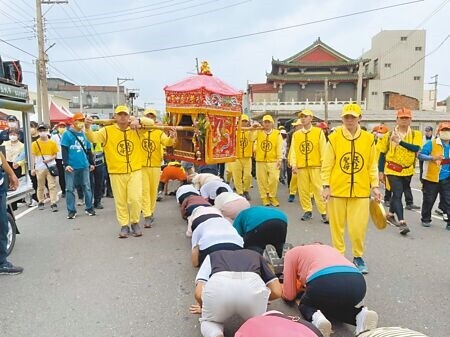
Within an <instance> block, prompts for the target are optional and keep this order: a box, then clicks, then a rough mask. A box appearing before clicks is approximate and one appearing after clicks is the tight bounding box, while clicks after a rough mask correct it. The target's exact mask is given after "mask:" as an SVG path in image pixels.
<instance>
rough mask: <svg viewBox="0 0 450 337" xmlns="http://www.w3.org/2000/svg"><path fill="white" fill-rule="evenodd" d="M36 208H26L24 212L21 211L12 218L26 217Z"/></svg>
mask: <svg viewBox="0 0 450 337" xmlns="http://www.w3.org/2000/svg"><path fill="white" fill-rule="evenodd" d="M36 208H37V206H33V207H30V208H28V209H27V210H26V211H23V212H22V213H19V214H17V215H14V217H15V218H16V220H17V219H20V218H21V217H23V216H24V215H27V214H28V213H30V212H32V211H34V210H35V209H36Z"/></svg>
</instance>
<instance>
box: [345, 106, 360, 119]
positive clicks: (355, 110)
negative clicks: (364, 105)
mask: <svg viewBox="0 0 450 337" xmlns="http://www.w3.org/2000/svg"><path fill="white" fill-rule="evenodd" d="M361 114H362V112H361V107H360V106H359V105H358V104H356V103H350V104H346V105H344V107H343V108H342V113H341V116H346V115H352V116H355V117H360V116H361Z"/></svg>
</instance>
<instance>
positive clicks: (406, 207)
mask: <svg viewBox="0 0 450 337" xmlns="http://www.w3.org/2000/svg"><path fill="white" fill-rule="evenodd" d="M405 209H407V210H410V211H412V210H415V209H420V206H417V205H414V204H409V205H406V206H405Z"/></svg>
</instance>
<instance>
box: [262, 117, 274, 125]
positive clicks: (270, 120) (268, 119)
mask: <svg viewBox="0 0 450 337" xmlns="http://www.w3.org/2000/svg"><path fill="white" fill-rule="evenodd" d="M265 121H269V122H271V123H274V121H273V118H272V116H271V115H264V117H263V122H265Z"/></svg>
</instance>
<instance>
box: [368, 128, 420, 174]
mask: <svg viewBox="0 0 450 337" xmlns="http://www.w3.org/2000/svg"><path fill="white" fill-rule="evenodd" d="M391 136H392V132H388V133H386V134H385V135H384V137H383V138H381V140H380V141H378V143H377V150H378V151H379V152H380V153H385V154H386V165H385V167H384V174H386V175H394V176H402V177H407V176H412V175H413V174H414V172H415V171H414V166H415V163H416V153H415V152H412V151H410V150H408V149H406V148H404V147H403V146H401V145H398V144H395V143H393V142H392V141H391ZM402 141H404V142H406V143H409V144H413V145H417V146H419V148H420V147H422V133H421V132H420V131H416V130H411V129H409V130H408V132H407V133H406V135H405V136H404V137H402ZM389 162H392V163H395V164H398V165H401V166H402V167H403V170H402V171H401V172H397V171H394V170H391V169H389V167H387V165H388V163H389Z"/></svg>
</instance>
